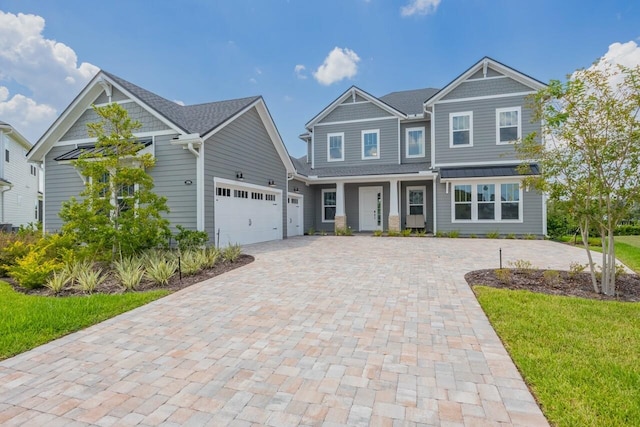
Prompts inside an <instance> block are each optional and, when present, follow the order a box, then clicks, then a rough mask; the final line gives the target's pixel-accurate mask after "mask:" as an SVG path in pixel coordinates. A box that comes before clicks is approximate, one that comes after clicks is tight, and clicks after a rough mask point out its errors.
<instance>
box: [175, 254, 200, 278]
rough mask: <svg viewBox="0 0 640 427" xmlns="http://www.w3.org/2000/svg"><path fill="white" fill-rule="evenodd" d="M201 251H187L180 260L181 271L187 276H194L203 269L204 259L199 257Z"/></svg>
mask: <svg viewBox="0 0 640 427" xmlns="http://www.w3.org/2000/svg"><path fill="white" fill-rule="evenodd" d="M200 253H201V252H200V251H194V250H191V251H185V252H183V253H182V256H181V257H180V259H179V266H180V271H181V272H182V274H184V275H185V276H193V275H194V274H196V273H197V272H198V271H200V270H201V269H202V258H200V257H199V256H198V254H200Z"/></svg>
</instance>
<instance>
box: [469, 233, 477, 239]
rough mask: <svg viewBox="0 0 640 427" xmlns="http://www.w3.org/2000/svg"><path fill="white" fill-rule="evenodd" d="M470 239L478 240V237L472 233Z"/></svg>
mask: <svg viewBox="0 0 640 427" xmlns="http://www.w3.org/2000/svg"><path fill="white" fill-rule="evenodd" d="M469 237H470V238H472V239H476V238H477V237H478V235H477V234H476V233H471V234H469Z"/></svg>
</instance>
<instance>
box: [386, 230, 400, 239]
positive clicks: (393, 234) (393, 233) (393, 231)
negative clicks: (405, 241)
mask: <svg viewBox="0 0 640 427" xmlns="http://www.w3.org/2000/svg"><path fill="white" fill-rule="evenodd" d="M399 235H400V233H399V232H398V231H396V230H389V231H388V232H387V236H389V237H398V236H399Z"/></svg>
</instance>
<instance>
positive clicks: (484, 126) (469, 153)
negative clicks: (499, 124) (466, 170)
mask: <svg viewBox="0 0 640 427" xmlns="http://www.w3.org/2000/svg"><path fill="white" fill-rule="evenodd" d="M517 106H521V111H522V137H523V138H524V137H525V136H527V135H528V134H530V133H531V132H534V131H535V132H540V122H536V123H531V118H532V114H531V110H530V109H528V108H526V100H525V97H524V96H514V97H505V98H494V99H484V100H477V101H461V102H455V103H445V104H436V106H435V120H434V125H435V160H434V163H436V164H441V163H464V162H474V163H477V162H483V161H486V162H496V161H505V160H514V161H516V160H517V157H516V155H515V150H514V148H513V145H509V144H507V145H498V144H496V109H497V108H506V107H517ZM464 111H473V147H456V148H450V147H449V114H450V113H456V112H464Z"/></svg>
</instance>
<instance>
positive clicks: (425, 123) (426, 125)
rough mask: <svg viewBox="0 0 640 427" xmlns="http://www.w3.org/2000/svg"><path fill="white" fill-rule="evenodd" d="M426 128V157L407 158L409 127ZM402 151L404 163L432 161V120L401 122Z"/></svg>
mask: <svg viewBox="0 0 640 427" xmlns="http://www.w3.org/2000/svg"><path fill="white" fill-rule="evenodd" d="M417 127H423V128H424V132H425V134H424V150H425V153H424V157H412V158H407V149H406V138H407V128H417ZM400 153H401V155H402V163H424V162H430V161H431V121H421V122H408V123H407V122H405V123H401V124H400Z"/></svg>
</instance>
